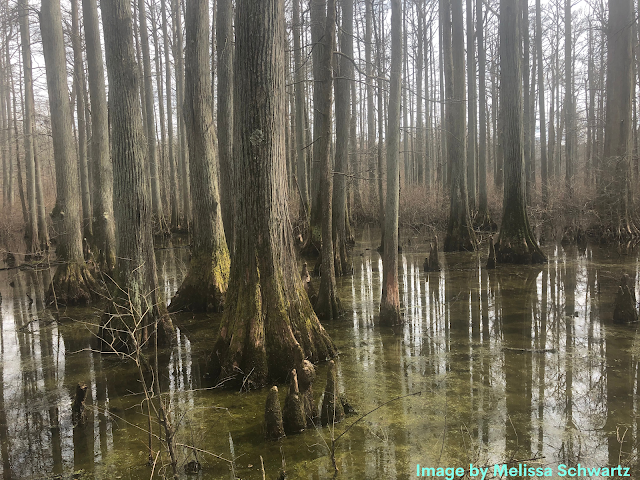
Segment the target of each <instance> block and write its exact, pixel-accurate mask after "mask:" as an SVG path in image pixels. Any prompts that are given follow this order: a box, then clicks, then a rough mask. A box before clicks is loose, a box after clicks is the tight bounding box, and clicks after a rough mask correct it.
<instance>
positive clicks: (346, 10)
mask: <svg viewBox="0 0 640 480" xmlns="http://www.w3.org/2000/svg"><path fill="white" fill-rule="evenodd" d="M340 5H341V7H342V26H341V28H340V35H339V39H340V52H341V53H342V55H340V56H339V57H338V59H337V62H336V63H337V65H338V70H337V75H336V79H335V83H334V85H335V92H336V155H335V167H334V171H335V174H333V226H332V230H333V254H334V265H335V275H336V276H341V275H347V274H349V273H351V261H350V260H349V252H348V250H347V241H348V239H347V228H346V227H347V222H348V220H349V219H348V218H347V175H348V173H349V168H348V165H349V151H350V143H351V140H350V134H351V131H350V127H351V101H352V99H351V83H352V82H353V63H351V58H353V0H341V1H340Z"/></svg>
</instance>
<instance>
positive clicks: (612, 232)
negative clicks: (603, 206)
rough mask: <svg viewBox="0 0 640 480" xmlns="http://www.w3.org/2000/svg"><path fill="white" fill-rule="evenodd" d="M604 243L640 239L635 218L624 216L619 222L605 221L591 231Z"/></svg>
mask: <svg viewBox="0 0 640 480" xmlns="http://www.w3.org/2000/svg"><path fill="white" fill-rule="evenodd" d="M589 233H590V235H591V236H592V237H596V238H597V239H598V240H599V241H600V243H602V244H610V243H627V242H634V241H637V240H638V239H640V230H639V229H638V227H637V226H636V224H635V222H634V221H633V220H630V219H628V218H622V219H620V221H618V222H614V221H612V222H609V223H603V224H600V225H598V226H596V227H595V228H592V229H591V231H590V232H589Z"/></svg>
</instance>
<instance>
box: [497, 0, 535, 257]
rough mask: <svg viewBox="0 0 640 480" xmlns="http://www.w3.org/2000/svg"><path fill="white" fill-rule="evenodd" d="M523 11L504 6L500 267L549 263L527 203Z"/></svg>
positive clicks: (503, 3)
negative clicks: (523, 109)
mask: <svg viewBox="0 0 640 480" xmlns="http://www.w3.org/2000/svg"><path fill="white" fill-rule="evenodd" d="M519 14H520V12H519V8H518V5H517V4H514V2H513V1H511V0H501V2H500V71H501V83H500V108H501V116H502V119H503V125H504V134H503V141H504V200H503V210H502V224H501V225H500V234H499V236H498V241H497V243H496V245H495V251H496V261H497V263H545V262H546V261H547V259H546V256H545V255H544V253H542V250H540V247H539V246H538V243H537V241H536V239H535V238H534V236H533V232H532V231H531V227H530V226H529V219H528V217H527V205H526V201H525V188H526V185H525V177H524V151H523V131H522V130H523V126H522V70H521V66H520V57H521V55H520V51H519V45H520V41H521V34H520V22H519V21H518V16H519Z"/></svg>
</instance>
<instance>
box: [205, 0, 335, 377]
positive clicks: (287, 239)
mask: <svg viewBox="0 0 640 480" xmlns="http://www.w3.org/2000/svg"><path fill="white" fill-rule="evenodd" d="M235 24H236V25H237V29H236V50H235V53H236V55H235V67H234V78H236V82H235V85H234V105H235V107H234V109H235V115H234V149H233V155H234V162H235V166H236V168H237V170H236V171H237V173H238V175H237V178H238V179H242V181H240V180H237V181H236V184H235V190H236V192H237V197H236V198H237V199H238V201H237V210H236V216H237V221H238V225H243V228H242V229H239V230H238V231H237V237H236V251H235V254H234V265H233V268H232V271H231V278H230V282H229V290H228V291H227V297H226V305H225V313H224V316H223V319H222V323H221V326H220V332H219V335H218V339H217V341H216V343H215V346H214V353H213V355H214V358H213V363H214V365H213V370H214V372H213V373H214V374H215V375H217V376H218V378H222V379H225V378H227V377H230V376H231V377H235V378H238V377H240V378H242V377H248V378H247V382H248V383H247V384H248V385H255V386H258V385H260V386H261V385H264V384H265V383H266V381H267V379H280V380H284V379H285V378H286V376H287V375H288V373H289V372H290V371H291V369H292V368H294V365H295V363H296V358H298V361H300V360H301V359H304V358H307V359H309V360H311V361H318V360H324V359H325V358H327V357H331V356H333V355H334V354H335V353H336V350H335V347H334V345H333V343H332V341H331V339H330V338H329V335H328V334H327V332H326V331H325V330H324V328H323V327H322V325H321V324H320V322H319V321H318V318H317V317H316V315H315V313H314V312H313V308H312V307H311V304H310V302H309V299H308V297H307V294H306V292H305V291H304V287H303V285H302V281H301V279H300V275H299V273H298V268H297V265H296V260H295V252H294V246H293V235H292V231H291V226H290V223H289V220H288V218H289V208H288V205H287V198H286V191H287V189H286V185H287V184H286V175H285V172H286V165H285V157H284V111H285V108H284V101H285V91H284V83H285V77H284V73H285V72H284V41H285V38H284V35H285V32H284V2H283V1H282V0H244V1H242V2H239V3H238V5H237V8H236V21H235Z"/></svg>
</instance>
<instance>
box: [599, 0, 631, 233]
mask: <svg viewBox="0 0 640 480" xmlns="http://www.w3.org/2000/svg"><path fill="white" fill-rule="evenodd" d="M632 16H633V3H632V1H631V0H610V1H609V24H608V29H607V52H608V54H607V77H606V82H607V83H606V123H605V130H604V155H603V159H602V165H601V175H602V178H601V181H600V182H599V183H598V187H599V188H598V204H599V214H600V220H601V222H602V226H601V232H600V235H601V238H602V239H603V240H609V241H611V240H627V239H629V238H630V237H631V236H635V235H637V234H638V230H637V228H636V226H635V224H634V222H633V220H632V219H631V218H630V215H629V203H630V199H629V188H628V186H627V178H628V176H629V175H630V173H631V163H630V160H631V152H632V149H631V145H632V143H631V142H632V135H631V133H632V132H631V106H632V101H633V100H632V95H633V49H632V45H633V38H632V37H633V35H632V28H631V25H632V24H631V23H630V22H629V19H630V18H632Z"/></svg>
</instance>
